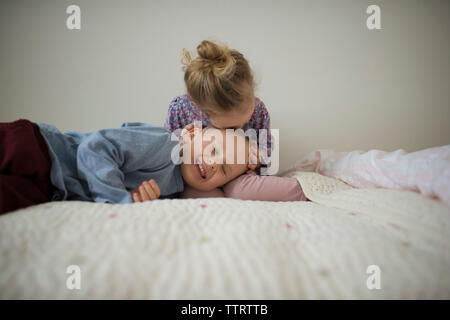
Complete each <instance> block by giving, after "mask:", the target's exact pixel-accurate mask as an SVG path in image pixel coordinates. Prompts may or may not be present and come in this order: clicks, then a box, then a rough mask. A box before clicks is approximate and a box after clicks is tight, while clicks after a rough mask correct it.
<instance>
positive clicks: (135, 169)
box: [38, 123, 183, 203]
mask: <svg viewBox="0 0 450 320" xmlns="http://www.w3.org/2000/svg"><path fill="white" fill-rule="evenodd" d="M38 125H39V128H40V131H41V133H42V135H43V136H44V139H45V140H46V142H47V145H48V149H49V154H50V158H51V161H52V167H51V172H50V179H51V182H52V184H53V186H54V187H55V188H56V191H55V192H54V194H53V200H84V201H95V202H108V203H131V202H133V200H132V198H131V195H130V191H131V190H132V189H134V188H135V187H137V186H138V185H140V184H141V183H142V182H143V181H148V180H150V179H154V180H155V181H156V183H157V184H158V186H159V188H160V190H161V198H165V197H168V196H171V195H172V196H173V195H174V194H176V193H178V192H181V191H183V179H182V177H181V171H180V166H179V165H176V164H174V163H173V162H172V160H171V152H172V149H173V147H174V146H175V145H176V144H177V143H178V141H171V138H170V133H168V132H167V131H166V130H165V129H164V128H161V127H155V126H152V125H148V124H143V123H124V124H123V125H122V126H121V127H120V128H118V129H104V130H100V131H96V132H92V133H79V132H66V133H61V132H60V131H59V130H58V129H57V128H55V127H54V126H52V125H48V124H43V123H38Z"/></svg>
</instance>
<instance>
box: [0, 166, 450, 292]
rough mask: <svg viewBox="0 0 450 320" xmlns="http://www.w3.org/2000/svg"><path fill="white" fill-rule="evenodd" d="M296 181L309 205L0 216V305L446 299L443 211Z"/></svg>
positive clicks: (136, 207) (448, 223)
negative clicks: (74, 282)
mask: <svg viewBox="0 0 450 320" xmlns="http://www.w3.org/2000/svg"><path fill="white" fill-rule="evenodd" d="M290 177H295V178H297V179H298V180H299V182H300V184H301V186H302V189H303V191H304V192H305V194H306V196H307V197H308V199H310V200H311V201H297V202H266V201H243V200H235V199H226V198H215V199H167V200H157V201H152V202H145V203H135V204H129V205H112V204H100V203H88V202H52V203H46V204H42V205H38V206H33V207H29V208H26V209H23V210H18V211H15V212H12V213H9V214H6V215H3V216H0V298H1V299H449V298H450V274H449V270H450V241H449V240H450V208H449V207H448V206H446V205H445V204H444V203H442V202H440V201H438V200H433V199H430V198H427V197H424V196H422V195H420V194H418V193H415V192H410V191H399V190H389V189H382V188H375V189H356V188H352V187H350V186H349V185H347V184H346V183H344V182H341V181H339V180H338V179H334V178H330V177H326V176H323V175H320V174H317V173H314V172H300V171H294V172H291V173H290ZM69 266H77V267H79V269H78V270H79V276H80V277H79V279H80V282H79V284H80V288H79V289H76V288H75V289H70V288H68V279H69V278H70V277H72V275H73V273H71V272H70V270H71V269H70V268H69V269H68V267H69ZM68 271H69V273H68ZM374 283H375V284H378V287H377V286H375V287H374V286H373V284H374ZM69 287H70V286H69Z"/></svg>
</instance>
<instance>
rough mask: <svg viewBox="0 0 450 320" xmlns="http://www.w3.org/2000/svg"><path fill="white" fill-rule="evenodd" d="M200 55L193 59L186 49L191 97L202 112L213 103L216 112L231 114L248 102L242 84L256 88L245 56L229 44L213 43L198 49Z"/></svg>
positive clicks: (185, 77) (206, 43)
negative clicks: (244, 102)
mask: <svg viewBox="0 0 450 320" xmlns="http://www.w3.org/2000/svg"><path fill="white" fill-rule="evenodd" d="M197 54H198V57H197V58H196V59H192V57H191V55H190V53H189V52H188V51H187V50H186V49H183V58H182V63H183V65H184V68H183V70H184V72H185V75H184V80H185V83H186V88H187V91H188V94H189V95H190V96H191V97H192V98H193V99H194V100H195V101H196V102H197V103H199V104H200V105H201V106H202V108H207V107H206V105H208V104H211V103H212V104H214V105H215V107H216V108H218V109H221V110H222V111H228V110H230V109H233V108H234V107H236V106H238V105H240V103H241V102H242V101H243V99H244V98H245V97H243V96H242V92H241V89H242V82H243V81H245V82H247V83H248V84H250V85H251V86H252V87H253V75H252V73H251V70H250V67H249V64H248V61H247V60H246V59H245V58H244V56H243V55H242V54H241V53H240V52H239V51H237V50H230V49H229V48H228V46H227V45H226V44H223V43H220V42H218V41H212V40H203V41H202V42H201V43H200V44H199V45H198V46H197ZM204 111H207V110H204ZM211 111H212V110H211ZM216 111H217V110H216Z"/></svg>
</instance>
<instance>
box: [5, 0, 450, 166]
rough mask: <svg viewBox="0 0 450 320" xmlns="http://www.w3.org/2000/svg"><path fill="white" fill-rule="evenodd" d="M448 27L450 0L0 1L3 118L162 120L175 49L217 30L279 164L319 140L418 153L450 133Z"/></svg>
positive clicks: (80, 125) (176, 66) (88, 125)
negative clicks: (243, 64) (268, 120)
mask: <svg viewBox="0 0 450 320" xmlns="http://www.w3.org/2000/svg"><path fill="white" fill-rule="evenodd" d="M70 4H77V5H79V6H80V7H81V10H82V25H81V27H82V29H81V30H80V31H69V30H67V29H66V25H65V23H66V18H67V14H66V13H65V11H66V7H67V6H68V5H70ZM369 4H378V5H379V6H380V7H381V20H382V30H375V31H370V30H368V29H367V27H366V24H365V21H366V18H367V16H368V15H367V14H366V8H367V6H368V5H369ZM449 35H450V1H425V0H422V1H413V0H405V1H399V0H390V1H376V0H373V1H364V0H361V1H357V0H350V1H343V0H341V1H336V0H330V1H313V0H310V1H299V0H296V1H275V0H273V1H246V0H239V1H223V0H207V1H203V0H202V1H200V0H177V1H162V0H161V1H125V0H123V1H110V0H95V1H92V0H90V1H82V0H72V1H60V0H53V1H43V0H40V1H18V0H2V1H0V121H11V120H15V119H18V118H29V119H32V120H34V121H41V122H47V123H52V124H55V125H56V126H57V127H59V128H60V129H61V130H80V131H87V130H95V129H99V128H103V127H117V126H119V125H120V124H121V123H122V122H124V121H142V122H148V123H152V124H157V125H162V124H163V121H164V119H165V116H166V112H167V106H168V104H169V102H170V100H171V99H172V98H173V97H174V96H176V95H178V94H181V93H183V92H184V84H183V80H182V77H183V74H182V71H181V64H180V59H181V50H182V48H183V47H186V48H188V49H189V50H193V49H194V48H195V46H196V45H197V44H198V43H199V42H200V41H201V40H202V39H205V38H214V39H218V40H221V41H224V42H227V43H228V44H229V45H230V46H231V47H233V48H237V49H239V50H240V51H242V52H243V53H244V54H245V55H246V56H247V57H248V59H249V60H250V63H251V65H252V67H253V68H254V71H255V73H256V76H257V79H258V81H259V82H260V85H259V90H258V93H257V94H258V95H259V96H260V97H261V98H262V100H263V101H264V102H265V104H266V106H267V107H268V109H269V111H270V113H271V117H272V127H273V128H279V129H280V140H281V143H280V147H281V167H282V168H286V167H287V166H289V165H291V164H292V163H294V162H295V161H296V160H298V159H300V157H302V156H303V155H305V154H306V153H308V152H310V151H312V150H315V149H319V148H331V149H334V150H340V151H347V150H355V149H363V150H367V149H373V148H377V149H383V150H388V151H391V150H394V149H397V148H403V149H405V150H407V151H415V150H419V149H423V148H427V147H432V146H438V145H444V144H449V143H450V125H449V120H450V86H449V83H450V62H449V61H450V41H449V39H450V37H449Z"/></svg>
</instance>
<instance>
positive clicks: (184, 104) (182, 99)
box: [164, 94, 270, 132]
mask: <svg viewBox="0 0 450 320" xmlns="http://www.w3.org/2000/svg"><path fill="white" fill-rule="evenodd" d="M194 121H201V122H202V125H203V127H207V126H209V125H211V123H210V121H209V118H208V117H207V116H206V115H205V114H204V113H203V111H201V110H200V109H199V108H198V107H196V106H195V105H194V104H193V103H192V100H191V98H190V97H189V95H187V94H184V95H181V96H178V97H175V98H174V99H173V100H172V101H171V102H170V105H169V112H168V114H167V118H166V122H165V124H164V127H165V128H166V130H167V131H169V132H173V131H175V130H176V129H183V128H184V127H185V126H187V125H188V124H190V123H192V122H194ZM250 128H251V129H255V130H257V129H267V130H269V129H270V116H269V112H268V111H267V109H266V106H265V105H264V103H263V102H262V101H261V100H260V99H259V98H255V111H254V112H253V114H252V116H251V118H250V121H249V122H247V123H246V124H245V125H244V127H243V128H242V129H243V130H244V132H245V130H247V129H250Z"/></svg>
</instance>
